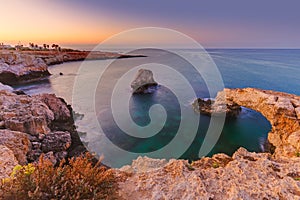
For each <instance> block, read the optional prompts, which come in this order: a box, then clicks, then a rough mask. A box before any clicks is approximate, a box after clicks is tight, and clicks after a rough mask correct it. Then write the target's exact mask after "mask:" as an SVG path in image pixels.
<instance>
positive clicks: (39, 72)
mask: <svg viewBox="0 0 300 200" xmlns="http://www.w3.org/2000/svg"><path fill="white" fill-rule="evenodd" d="M133 57H145V56H143V55H126V54H119V53H113V52H102V51H79V50H68V51H61V52H59V51H56V50H47V51H44V50H42V51H35V50H32V51H17V50H12V51H11V50H0V82H1V83H3V84H7V85H19V84H22V83H27V82H33V81H37V80H40V79H43V78H46V77H48V76H50V75H51V74H50V72H49V71H48V67H49V66H51V65H56V64H62V63H65V62H75V61H82V60H105V59H123V58H133Z"/></svg>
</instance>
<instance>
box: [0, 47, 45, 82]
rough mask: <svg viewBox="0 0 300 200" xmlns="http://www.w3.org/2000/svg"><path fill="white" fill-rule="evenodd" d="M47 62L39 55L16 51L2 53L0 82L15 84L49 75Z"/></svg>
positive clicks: (0, 55) (0, 58)
mask: <svg viewBox="0 0 300 200" xmlns="http://www.w3.org/2000/svg"><path fill="white" fill-rule="evenodd" d="M49 75H50V73H49V71H48V66H47V64H46V63H45V62H44V61H43V60H42V59H41V58H39V57H36V56H34V55H27V54H22V53H16V52H1V53H0V82H2V83H4V84H9V85H14V84H18V83H20V82H26V81H34V80H37V79H40V78H42V77H45V76H49Z"/></svg>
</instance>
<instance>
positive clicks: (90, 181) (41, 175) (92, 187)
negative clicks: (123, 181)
mask: <svg viewBox="0 0 300 200" xmlns="http://www.w3.org/2000/svg"><path fill="white" fill-rule="evenodd" d="M92 158H93V157H92V156H91V155H90V154H86V155H84V156H81V157H78V158H76V159H75V158H72V159H70V160H68V164H66V162H65V161H63V162H61V163H60V165H59V166H58V167H54V166H53V164H52V163H51V162H50V161H49V160H46V159H43V157H41V159H40V160H39V162H38V163H37V164H28V165H26V166H20V165H18V166H16V167H15V169H14V170H13V172H12V174H11V177H10V178H6V179H4V180H2V182H1V183H0V190H1V191H2V193H1V192H0V199H108V198H109V199H113V198H114V197H115V195H116V194H115V191H116V189H115V188H116V183H115V177H114V175H113V172H112V170H109V169H107V168H105V167H103V166H100V163H97V164H96V165H93V164H92V161H91V160H92Z"/></svg>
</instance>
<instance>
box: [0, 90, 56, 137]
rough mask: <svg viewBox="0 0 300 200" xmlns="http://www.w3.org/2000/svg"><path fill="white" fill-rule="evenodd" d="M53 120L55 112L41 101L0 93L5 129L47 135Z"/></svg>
mask: <svg viewBox="0 0 300 200" xmlns="http://www.w3.org/2000/svg"><path fill="white" fill-rule="evenodd" d="M53 120H54V114H53V112H52V111H51V110H50V109H49V108H48V107H47V105H46V104H44V103H43V102H41V101H40V100H38V99H35V98H31V97H30V96H27V95H16V94H13V93H10V92H7V91H0V121H2V122H4V128H6V129H10V130H14V131H20V132H25V133H29V134H31V135H38V134H46V133H48V132H50V129H49V127H48V125H49V124H50V123H51V121H53Z"/></svg>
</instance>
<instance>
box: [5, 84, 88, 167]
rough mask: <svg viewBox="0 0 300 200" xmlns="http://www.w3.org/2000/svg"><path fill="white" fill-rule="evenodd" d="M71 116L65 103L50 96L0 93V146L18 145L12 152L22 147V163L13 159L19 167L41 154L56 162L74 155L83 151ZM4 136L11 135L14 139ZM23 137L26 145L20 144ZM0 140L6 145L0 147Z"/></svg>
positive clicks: (22, 141) (22, 142) (69, 109)
mask: <svg viewBox="0 0 300 200" xmlns="http://www.w3.org/2000/svg"><path fill="white" fill-rule="evenodd" d="M71 112H72V110H71V108H70V107H69V106H68V105H67V104H66V103H65V101H64V100H63V99H60V98H58V97H56V96H55V95H53V94H41V95H33V96H28V95H17V94H14V93H11V92H8V91H5V90H1V91H0V128H1V129H3V130H0V144H4V145H7V147H10V146H11V145H10V143H9V142H7V141H10V142H12V144H14V142H15V141H16V142H19V143H20V142H21V143H20V144H19V143H17V144H19V146H16V145H15V147H13V148H12V149H13V152H15V151H21V150H22V151H25V150H24V149H23V148H25V147H26V149H27V152H26V153H25V156H23V157H22V159H19V157H18V156H17V155H15V156H16V158H17V159H18V161H19V162H20V163H21V164H24V163H27V161H29V162H33V161H36V160H37V159H38V158H39V156H40V155H41V154H42V153H45V154H49V155H50V154H51V152H52V154H53V156H54V157H55V159H56V161H59V160H61V159H63V158H65V157H68V156H73V155H78V154H80V153H82V152H83V151H85V148H84V146H83V145H82V143H81V141H80V138H79V136H78V134H77V132H76V129H75V126H74V121H73V118H72V114H71ZM16 131H18V132H16ZM2 132H3V134H2ZM8 133H14V136H15V137H13V136H11V134H8ZM25 136H26V137H27V138H28V139H29V141H30V142H29V144H27V143H26V142H24V140H23V137H25ZM7 138H8V139H7ZM2 140H5V141H6V143H1V141H2ZM26 144H27V145H28V146H30V148H27V145H26ZM17 154H19V153H17ZM22 155H23V154H22Z"/></svg>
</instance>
